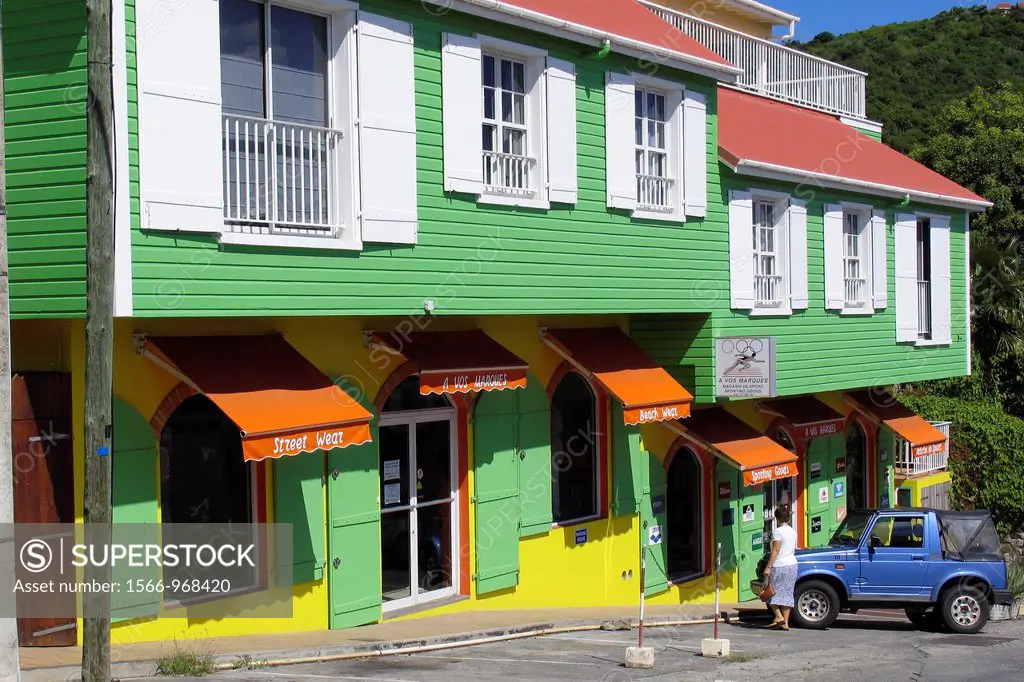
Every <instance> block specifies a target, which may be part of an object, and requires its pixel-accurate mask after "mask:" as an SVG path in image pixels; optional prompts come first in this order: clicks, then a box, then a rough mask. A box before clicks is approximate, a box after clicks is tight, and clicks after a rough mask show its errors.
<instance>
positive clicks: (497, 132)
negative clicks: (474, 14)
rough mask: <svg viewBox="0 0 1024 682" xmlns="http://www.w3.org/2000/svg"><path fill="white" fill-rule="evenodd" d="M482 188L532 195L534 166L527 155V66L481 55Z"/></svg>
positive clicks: (506, 58)
mask: <svg viewBox="0 0 1024 682" xmlns="http://www.w3.org/2000/svg"><path fill="white" fill-rule="evenodd" d="M482 67H483V68H482V81H483V98H484V122H483V173H484V188H485V190H486V191H488V192H494V193H496V194H508V195H512V196H528V195H531V194H533V193H534V189H535V187H534V182H533V180H534V178H533V175H534V166H535V165H536V163H537V159H535V158H532V157H531V156H530V154H529V141H530V137H531V134H530V129H529V125H528V122H527V119H528V116H527V111H528V107H527V97H528V96H529V95H528V93H527V89H526V63H525V62H524V61H522V60H518V59H513V58H510V57H503V56H501V55H498V54H489V53H484V55H483V61H482Z"/></svg>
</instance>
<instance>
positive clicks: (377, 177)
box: [356, 12, 417, 244]
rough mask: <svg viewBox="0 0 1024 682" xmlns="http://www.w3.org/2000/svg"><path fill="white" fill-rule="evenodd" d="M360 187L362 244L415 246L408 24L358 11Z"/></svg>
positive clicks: (412, 95) (412, 94)
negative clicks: (382, 243) (385, 243)
mask: <svg viewBox="0 0 1024 682" xmlns="http://www.w3.org/2000/svg"><path fill="white" fill-rule="evenodd" d="M358 36H359V42H358V54H357V55H356V61H357V64H358V72H359V74H358V76H359V93H358V102H359V171H360V172H359V183H360V189H361V192H360V193H361V202H362V203H361V205H360V213H361V215H362V238H363V241H364V242H387V243H391V244H415V243H416V219H417V213H416V82H415V73H414V67H413V56H414V55H413V35H412V24H410V23H408V22H406V21H398V20H395V19H391V18H388V17H382V16H378V15H376V14H369V13H367V12H359V30H358Z"/></svg>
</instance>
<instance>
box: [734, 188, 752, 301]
mask: <svg viewBox="0 0 1024 682" xmlns="http://www.w3.org/2000/svg"><path fill="white" fill-rule="evenodd" d="M753 235H754V197H753V195H751V193H750V192H741V191H737V190H733V191H731V192H729V299H730V307H732V308H733V309H735V310H752V309H753V308H754V236H753Z"/></svg>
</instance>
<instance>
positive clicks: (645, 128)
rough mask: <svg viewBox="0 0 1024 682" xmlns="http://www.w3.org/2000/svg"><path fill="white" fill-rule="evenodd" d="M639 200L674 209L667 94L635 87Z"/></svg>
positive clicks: (639, 203) (654, 208)
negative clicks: (666, 107) (670, 169)
mask: <svg viewBox="0 0 1024 682" xmlns="http://www.w3.org/2000/svg"><path fill="white" fill-rule="evenodd" d="M634 104H635V109H636V131H635V132H636V204H637V208H638V209H645V210H651V211H671V210H672V195H671V190H672V183H673V180H672V178H671V177H669V172H668V170H669V145H668V129H667V128H668V118H667V117H666V115H665V114H666V112H665V95H664V94H663V93H659V92H654V91H651V90H647V89H644V88H639V87H638V88H637V89H636V97H635V102H634Z"/></svg>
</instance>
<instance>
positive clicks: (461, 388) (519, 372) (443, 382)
mask: <svg viewBox="0 0 1024 682" xmlns="http://www.w3.org/2000/svg"><path fill="white" fill-rule="evenodd" d="M525 387H526V368H522V369H501V370H479V371H465V370H459V371H444V372H423V373H421V374H420V395H440V394H442V393H475V392H478V391H502V390H505V389H515V388H525Z"/></svg>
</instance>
